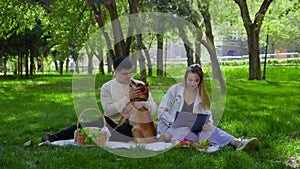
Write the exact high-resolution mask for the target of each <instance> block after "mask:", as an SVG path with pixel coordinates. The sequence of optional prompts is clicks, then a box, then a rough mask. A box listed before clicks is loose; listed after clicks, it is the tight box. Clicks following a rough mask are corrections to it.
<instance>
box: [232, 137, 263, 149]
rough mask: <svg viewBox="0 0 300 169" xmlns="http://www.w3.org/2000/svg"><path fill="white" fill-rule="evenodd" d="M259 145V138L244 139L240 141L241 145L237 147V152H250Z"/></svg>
mask: <svg viewBox="0 0 300 169" xmlns="http://www.w3.org/2000/svg"><path fill="white" fill-rule="evenodd" d="M257 143H258V140H257V138H255V137H252V138H251V139H242V138H241V141H240V144H239V145H238V146H237V147H236V150H243V149H245V150H250V149H254V148H255V147H256V145H257Z"/></svg>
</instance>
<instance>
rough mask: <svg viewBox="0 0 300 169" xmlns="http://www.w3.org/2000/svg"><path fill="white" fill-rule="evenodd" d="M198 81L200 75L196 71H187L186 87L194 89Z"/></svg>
mask: <svg viewBox="0 0 300 169" xmlns="http://www.w3.org/2000/svg"><path fill="white" fill-rule="evenodd" d="M199 83H200V76H199V75H198V74H197V73H192V72H190V73H188V75H187V78H186V85H187V87H188V88H191V89H196V88H197V87H198V85H199Z"/></svg>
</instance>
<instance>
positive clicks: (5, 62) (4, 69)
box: [3, 57, 7, 76]
mask: <svg viewBox="0 0 300 169" xmlns="http://www.w3.org/2000/svg"><path fill="white" fill-rule="evenodd" d="M3 62H4V63H3V75H4V76H6V74H7V58H6V57H5V58H4V59H3Z"/></svg>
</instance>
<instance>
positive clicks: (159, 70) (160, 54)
mask: <svg viewBox="0 0 300 169" xmlns="http://www.w3.org/2000/svg"><path fill="white" fill-rule="evenodd" d="M156 38H157V56H156V57H157V76H163V74H164V73H163V46H164V41H163V39H164V35H161V34H157V35H156Z"/></svg>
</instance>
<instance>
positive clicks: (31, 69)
mask: <svg viewBox="0 0 300 169" xmlns="http://www.w3.org/2000/svg"><path fill="white" fill-rule="evenodd" d="M35 70H36V67H35V64H34V57H33V54H32V52H31V55H30V75H33V73H35Z"/></svg>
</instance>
